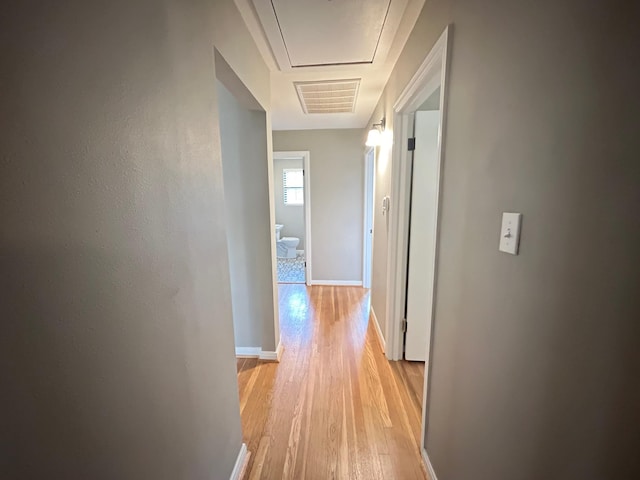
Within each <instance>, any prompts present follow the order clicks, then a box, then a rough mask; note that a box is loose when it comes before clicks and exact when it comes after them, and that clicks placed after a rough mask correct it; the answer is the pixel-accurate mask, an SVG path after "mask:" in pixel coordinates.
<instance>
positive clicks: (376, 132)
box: [365, 118, 384, 147]
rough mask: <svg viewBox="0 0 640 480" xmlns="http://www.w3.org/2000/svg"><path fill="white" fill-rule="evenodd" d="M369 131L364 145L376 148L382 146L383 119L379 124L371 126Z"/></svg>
mask: <svg viewBox="0 0 640 480" xmlns="http://www.w3.org/2000/svg"><path fill="white" fill-rule="evenodd" d="M371 127H372V128H371V130H369V134H368V135H367V141H366V143H365V145H366V146H367V147H378V146H380V145H381V144H382V132H384V118H383V119H382V120H380V123H374V124H373V125H371Z"/></svg>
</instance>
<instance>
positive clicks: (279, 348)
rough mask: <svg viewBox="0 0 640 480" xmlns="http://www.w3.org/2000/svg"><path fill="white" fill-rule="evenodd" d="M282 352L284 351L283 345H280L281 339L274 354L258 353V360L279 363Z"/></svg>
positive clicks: (268, 352) (265, 351) (269, 352)
mask: <svg viewBox="0 0 640 480" xmlns="http://www.w3.org/2000/svg"><path fill="white" fill-rule="evenodd" d="M283 350H284V345H282V338H281V339H280V341H279V342H278V346H277V347H276V350H275V352H272V351H268V350H262V351H261V352H260V356H259V358H260V360H266V361H270V362H279V361H280V359H281V358H282V352H283Z"/></svg>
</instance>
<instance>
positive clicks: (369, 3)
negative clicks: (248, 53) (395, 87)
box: [235, 0, 424, 130]
mask: <svg viewBox="0 0 640 480" xmlns="http://www.w3.org/2000/svg"><path fill="white" fill-rule="evenodd" d="M235 2H236V5H237V6H238V9H239V10H240V13H241V14H242V17H243V18H244V20H245V23H246V24H247V27H248V28H249V31H250V32H251V35H252V36H253V38H254V40H255V42H256V44H257V45H258V48H259V49H260V52H261V53H262V56H263V57H264V59H265V62H266V63H267V65H268V66H269V68H270V69H271V98H272V103H271V115H272V118H271V121H272V126H273V129H274V130H299V129H315V128H318V129H322V128H364V127H366V125H367V122H368V120H369V118H370V117H371V114H372V112H373V109H374V108H375V106H376V104H377V102H378V100H379V98H380V95H381V94H382V91H383V89H384V86H385V85H386V83H387V80H388V78H389V75H390V74H391V71H392V70H393V66H394V65H395V62H396V60H397V59H398V56H399V55H400V52H401V51H402V48H403V47H404V44H405V42H406V40H407V38H408V36H409V33H410V32H411V30H412V29H413V26H414V24H415V21H416V19H417V17H418V14H419V13H420V10H421V9H422V6H423V4H424V0H235ZM345 79H349V80H354V79H361V80H360V86H359V89H358V96H357V98H356V104H355V108H354V110H353V112H352V113H328V114H325V113H320V114H307V113H305V112H304V110H303V108H302V106H301V104H300V100H299V98H298V95H297V92H296V88H295V86H294V82H316V81H324V80H345Z"/></svg>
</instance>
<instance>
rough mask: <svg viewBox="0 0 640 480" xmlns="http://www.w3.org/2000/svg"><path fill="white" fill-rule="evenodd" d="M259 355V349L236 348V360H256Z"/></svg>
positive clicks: (260, 350)
mask: <svg viewBox="0 0 640 480" xmlns="http://www.w3.org/2000/svg"><path fill="white" fill-rule="evenodd" d="M260 353H262V349H261V348H260V347H236V358H258V357H260Z"/></svg>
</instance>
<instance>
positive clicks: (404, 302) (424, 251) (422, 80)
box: [387, 28, 450, 475]
mask: <svg viewBox="0 0 640 480" xmlns="http://www.w3.org/2000/svg"><path fill="white" fill-rule="evenodd" d="M449 40H450V38H449V28H446V29H445V30H444V32H443V33H442V35H441V36H440V38H439V39H438V41H437V42H436V43H435V45H434V46H433V48H432V49H431V51H430V52H429V54H428V55H427V57H426V58H425V59H424V61H423V63H422V65H420V67H419V68H418V70H417V71H416V73H415V74H414V76H413V78H412V79H411V80H410V81H409V83H408V84H407V86H406V87H405V89H404V90H403V92H402V93H401V94H400V96H399V97H398V100H397V101H396V103H395V105H394V107H393V108H394V122H393V124H394V132H393V135H394V142H393V143H394V153H393V156H394V168H393V172H392V177H393V178H392V197H394V198H396V199H397V200H396V201H395V202H392V204H391V212H390V215H391V219H390V224H391V225H390V236H389V250H388V252H389V275H388V282H387V319H388V326H387V327H388V329H387V337H388V342H387V343H388V345H389V348H388V350H387V356H388V358H389V359H390V360H403V359H405V358H408V359H412V358H413V359H416V360H423V359H424V360H425V361H426V362H425V365H424V376H423V379H424V381H423V393H422V435H421V450H422V455H423V458H424V460H425V463H426V465H427V469H428V470H429V473H430V474H431V475H433V471H432V469H431V466H430V463H429V460H428V456H427V452H426V450H425V438H426V433H427V430H428V425H427V418H428V416H427V411H428V408H429V398H430V396H429V372H430V371H431V368H432V358H433V356H432V348H431V344H432V331H433V328H434V325H436V324H437V323H436V321H435V318H434V311H435V308H434V293H435V290H436V282H435V279H436V272H437V269H438V228H439V222H438V213H439V210H440V204H439V199H440V183H441V170H442V163H443V158H444V153H443V149H442V138H443V131H444V125H445V112H446V87H447V83H446V78H447V51H448V44H449ZM395 165H397V167H396V166H395Z"/></svg>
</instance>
